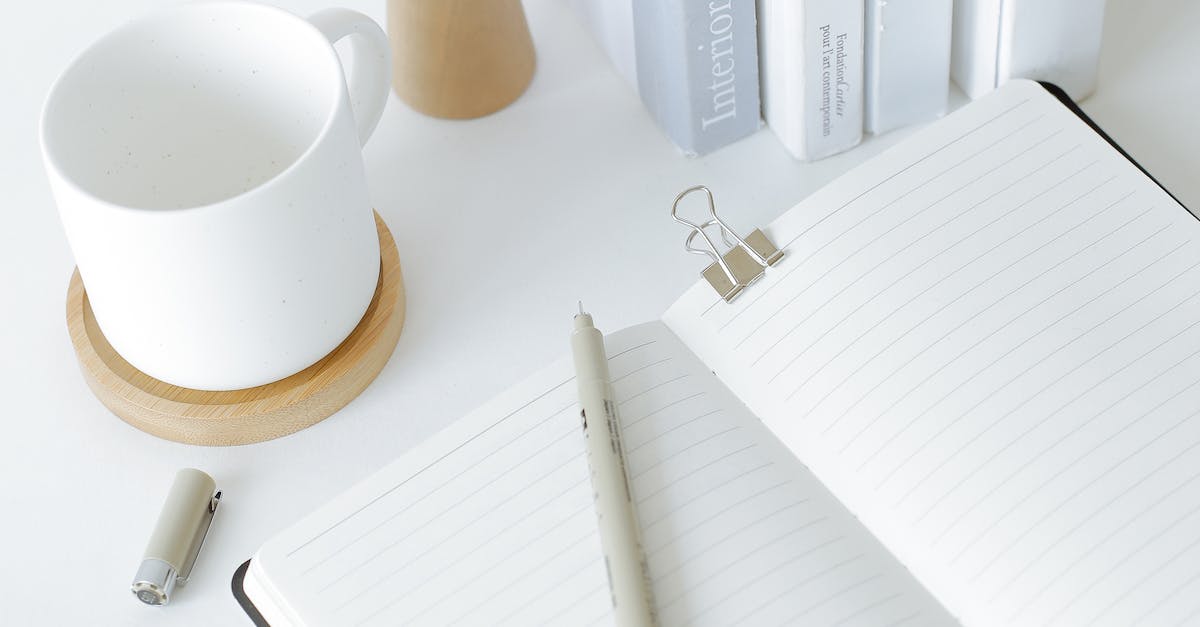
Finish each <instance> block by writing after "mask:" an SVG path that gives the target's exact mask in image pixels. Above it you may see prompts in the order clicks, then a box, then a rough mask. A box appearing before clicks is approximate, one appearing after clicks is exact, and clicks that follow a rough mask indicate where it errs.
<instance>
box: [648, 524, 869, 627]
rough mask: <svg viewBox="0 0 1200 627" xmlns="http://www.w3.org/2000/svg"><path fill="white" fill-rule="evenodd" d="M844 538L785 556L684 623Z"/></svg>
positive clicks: (695, 585) (673, 600) (689, 589)
mask: <svg viewBox="0 0 1200 627" xmlns="http://www.w3.org/2000/svg"><path fill="white" fill-rule="evenodd" d="M796 532H797V530H793V531H789V532H788V533H789V534H794V533H796ZM844 539H845V536H838V537H836V538H833V539H831V540H826V541H825V542H822V543H820V544H818V545H816V546H814V547H811V548H808V549H804V550H802V551H800V552H799V553H796V554H794V555H790V556H787V557H785V558H784V559H783V561H781V562H779V563H778V564H776V565H774V566H771V567H770V568H768V569H767V570H765V571H762V572H760V573H758V574H756V575H755V577H754V578H753V579H748V580H747V581H745V582H744V583H743V584H741V585H740V586H738V587H736V588H733V589H731V590H727V591H726V592H725V594H723V595H722V596H719V597H717V598H715V599H714V600H713V601H712V602H711V603H709V604H707V605H705V606H704V607H702V608H700V609H699V610H698V611H696V612H694V613H693V615H692V616H690V617H689V618H688V619H686V621H685V623H684V624H688V623H690V622H691V621H693V620H695V619H696V618H699V617H701V616H704V615H706V614H707V613H708V612H711V611H712V610H715V609H716V608H718V607H720V606H721V605H722V604H724V603H725V602H726V601H728V600H729V599H731V598H733V597H735V596H737V595H738V594H739V593H741V592H743V591H745V590H748V589H750V588H751V587H753V586H755V585H757V584H759V583H761V582H762V581H763V580H764V579H766V578H768V577H770V576H772V575H775V574H776V573H778V572H780V571H782V570H785V569H787V568H789V567H791V566H794V565H795V564H797V563H799V562H800V561H801V560H803V559H804V558H806V557H810V556H812V555H813V554H814V553H817V552H818V551H820V550H821V549H824V548H826V547H830V546H833V545H835V544H837V543H838V542H840V541H842V540H844ZM743 557H744V556H743ZM740 559H742V558H738V560H734V561H733V562H731V563H730V564H729V565H730V566H732V565H733V564H736V563H737V562H738V561H739V560H740ZM707 581H708V580H701V581H700V582H698V583H696V584H694V585H693V586H692V587H690V588H688V589H687V590H685V593H686V592H691V591H692V590H695V589H696V588H698V587H699V586H700V585H703V584H704V583H706V582H707ZM679 598H682V595H681V596H680V597H675V599H672V600H671V601H670V602H668V603H667V604H666V605H667V606H669V605H670V604H671V603H674V602H675V601H677V600H678V599H679Z"/></svg>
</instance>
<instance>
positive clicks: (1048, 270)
mask: <svg viewBox="0 0 1200 627" xmlns="http://www.w3.org/2000/svg"><path fill="white" fill-rule="evenodd" d="M1112 206H1115V205H1110V208H1111V207H1112ZM1100 215H1103V212H1097V213H1093V214H1092V215H1091V216H1089V217H1088V218H1086V219H1084V220H1083V221H1081V222H1079V223H1078V224H1076V225H1075V226H1073V227H1071V228H1070V229H1067V230H1066V231H1064V232H1062V233H1060V234H1058V235H1057V236H1055V237H1054V238H1053V239H1051V240H1050V241H1048V242H1046V243H1045V244H1043V245H1041V246H1039V247H1038V248H1037V249H1035V250H1034V251H1033V252H1031V253H1029V254H1027V255H1024V256H1022V260H1024V259H1028V258H1029V257H1030V256H1031V255H1032V254H1034V253H1036V252H1038V251H1041V250H1043V249H1044V248H1046V247H1048V246H1050V245H1051V244H1053V243H1054V242H1056V241H1058V240H1059V239H1061V238H1063V237H1065V236H1066V235H1067V234H1069V233H1071V232H1073V231H1074V230H1075V229H1077V228H1079V227H1081V226H1083V225H1085V224H1087V223H1089V222H1091V220H1093V219H1095V218H1098V217H1099V216H1100ZM1119 228H1120V227H1118V229H1119ZM1118 229H1114V230H1112V231H1109V232H1108V233H1106V234H1104V235H1102V236H1101V237H1100V238H1098V239H1096V240H1093V241H1092V242H1091V243H1089V244H1088V245H1087V246H1084V247H1082V248H1080V249H1077V250H1075V251H1073V252H1072V253H1071V254H1070V255H1068V256H1066V257H1064V258H1063V259H1060V260H1059V261H1058V262H1056V263H1055V264H1053V265H1051V266H1049V267H1046V268H1044V269H1042V270H1041V271H1040V272H1038V273H1037V274H1034V275H1033V276H1031V277H1030V278H1028V279H1026V280H1025V281H1023V282H1021V284H1019V285H1017V286H1016V287H1015V288H1013V289H1011V290H1009V291H1008V292H1005V293H1004V294H1003V295H1001V296H1000V297H999V298H996V299H994V300H992V301H991V302H989V303H988V304H986V305H984V306H983V307H981V308H979V309H977V310H976V311H975V313H974V314H972V315H971V316H969V317H968V318H967V319H965V320H963V321H962V322H960V323H958V324H957V325H955V326H954V327H952V328H951V329H950V330H948V331H946V332H944V333H942V334H941V335H940V336H939V337H938V338H937V339H936V340H935V341H933V342H931V343H929V344H927V345H926V346H925V347H924V348H923V349H921V350H920V351H918V353H917V356H920V355H923V354H925V353H927V352H928V351H929V350H930V349H932V348H933V347H934V346H937V345H939V344H941V343H942V342H943V341H945V340H946V339H947V338H949V337H950V336H951V335H953V334H954V333H955V332H956V331H958V330H959V329H962V328H963V327H965V326H966V325H967V324H968V323H970V322H972V321H974V320H975V319H977V318H978V317H979V316H981V315H983V314H985V313H987V312H989V311H992V310H993V309H994V308H995V307H996V305H998V304H1000V303H1001V302H1004V301H1005V300H1007V299H1008V298H1010V297H1012V296H1013V295H1015V294H1017V293H1018V292H1020V291H1021V290H1023V289H1025V288H1026V287H1028V286H1030V285H1033V284H1034V283H1036V282H1037V281H1039V280H1041V279H1042V278H1044V277H1046V276H1047V275H1049V274H1050V273H1052V272H1054V271H1055V270H1057V269H1058V268H1060V267H1062V266H1063V265H1065V264H1066V263H1067V262H1069V261H1071V260H1073V259H1075V258H1076V257H1078V256H1079V255H1081V254H1082V253H1084V252H1086V251H1087V250H1089V249H1090V248H1091V247H1092V246H1094V245H1095V244H1097V243H1099V242H1101V241H1104V239H1106V238H1108V237H1109V236H1110V235H1112V234H1113V233H1115V232H1116V231H1117V230H1118ZM1015 263H1016V262H1014V264H1010V266H1009V267H1011V265H1015ZM1074 284H1075V282H1072V283H1071V284H1070V285H1069V286H1068V287H1070V286H1073V285H1074ZM1058 293H1060V292H1056V293H1054V294H1051V295H1050V296H1047V297H1045V298H1043V299H1041V300H1039V301H1038V302H1036V303H1034V304H1033V305H1031V306H1029V307H1027V308H1025V309H1024V310H1023V311H1022V312H1021V313H1019V314H1017V315H1016V316H1013V317H1010V318H1009V319H1008V321H1007V322H1005V323H1004V324H1003V325H1001V326H1000V327H999V328H997V329H994V330H993V331H991V332H990V333H988V334H987V335H985V336H983V337H981V338H980V339H978V340H976V341H975V342H974V343H972V344H971V345H970V346H968V347H967V348H965V349H963V350H961V351H959V352H958V353H956V354H955V355H954V356H953V357H951V358H950V359H949V360H947V361H945V362H943V363H942V365H941V366H939V367H938V368H937V369H936V370H934V371H933V372H932V373H930V374H929V375H927V376H926V377H925V378H923V379H921V381H919V382H918V383H917V384H916V385H913V386H911V387H909V388H908V389H907V390H906V391H905V392H904V393H903V394H901V395H900V397H899V398H897V399H896V400H895V401H893V402H892V403H891V404H890V405H888V407H887V408H885V409H884V410H883V411H881V412H878V413H876V414H875V415H874V416H873V417H872V418H871V419H870V420H868V425H874V424H877V423H878V421H879V420H880V418H881V417H882V416H885V415H887V414H888V413H889V412H891V411H892V409H894V408H895V407H896V406H897V405H899V404H900V403H901V402H903V401H904V400H906V399H907V398H909V396H911V395H912V394H913V393H914V392H916V391H917V390H919V389H920V388H921V387H922V386H924V385H925V384H926V383H928V382H929V381H930V380H932V379H933V378H934V377H935V376H937V375H939V374H941V373H942V372H943V371H944V370H945V369H946V368H948V367H949V366H950V365H951V364H953V363H955V362H956V361H957V360H958V359H960V358H962V357H963V356H965V355H967V354H968V353H970V352H971V351H972V350H974V349H975V348H976V347H978V346H979V345H981V344H983V343H984V342H986V341H987V340H989V339H991V338H992V337H994V336H995V335H996V334H997V333H999V332H1000V331H1002V330H1004V329H1005V328H1007V327H1008V326H1009V325H1011V324H1012V323H1013V322H1015V321H1017V320H1019V319H1021V318H1022V317H1023V316H1025V315H1027V314H1028V313H1030V312H1032V311H1033V310H1034V309H1036V308H1038V307H1040V306H1041V305H1042V304H1044V303H1045V302H1047V301H1049V300H1050V299H1052V298H1053V297H1054V296H1056V295H1057V294H1058ZM914 358H915V357H914ZM905 363H906V364H907V363H911V360H910V361H907V362H905ZM891 376H892V375H888V376H886V377H885V379H887V378H890V377H891ZM919 419H920V415H917V416H914V417H913V418H912V419H910V420H909V421H908V422H907V423H905V424H903V425H902V426H901V427H900V430H899V431H897V432H895V433H894V434H893V436H892V437H889V438H887V439H885V441H884V442H883V443H881V444H880V445H879V446H877V447H876V448H875V450H874V451H872V452H871V453H870V454H868V455H867V456H866V457H864V458H863V459H862V460H860V463H859V465H858V467H857V468H856V469H855V472H861V471H862V470H863V469H864V468H865V467H866V466H867V465H868V464H870V463H871V462H873V461H874V460H875V459H876V457H877V456H878V455H879V454H880V453H882V452H883V451H884V450H885V449H886V448H887V447H888V446H889V445H891V444H892V443H894V442H895V437H896V435H897V434H899V433H903V432H904V431H907V429H909V428H910V427H911V426H912V424H913V423H915V422H916V421H917V420H919ZM863 433H865V430H862V431H860V432H859V433H858V434H856V436H855V438H857V437H860V436H861V435H862V434H863ZM848 446H849V445H846V446H845V447H844V448H848Z"/></svg>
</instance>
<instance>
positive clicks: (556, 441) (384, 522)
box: [300, 408, 576, 575]
mask: <svg viewBox="0 0 1200 627" xmlns="http://www.w3.org/2000/svg"><path fill="white" fill-rule="evenodd" d="M564 410H565V408H564ZM562 411H563V410H560V411H559V412H556V413H554V414H552V415H551V417H554V416H557V415H559V414H560V413H562ZM540 424H542V423H539V425H540ZM575 434H576V430H575V429H571V430H569V431H567V432H566V433H563V434H562V435H561V436H559V437H557V438H554V439H553V440H551V441H550V442H549V443H548V444H545V445H543V446H542V447H541V448H539V449H538V450H536V451H534V452H532V453H530V454H529V456H528V457H525V458H524V459H521V460H519V461H518V462H517V463H516V464H513V465H512V466H510V467H509V468H507V469H506V470H504V471H502V472H500V473H497V474H496V476H495V477H493V478H492V479H491V480H490V481H488V482H486V483H484V484H483V485H481V486H479V487H478V488H476V489H474V490H472V491H471V492H468V493H467V494H466V495H464V496H463V497H462V498H460V499H459V500H458V501H456V502H455V503H453V504H451V505H450V506H449V507H447V508H444V509H443V510H442V511H441V513H439V514H437V515H435V516H434V517H433V518H431V519H430V520H429V521H427V522H426V523H425V524H423V525H420V526H418V527H416V528H415V529H413V530H411V531H410V532H409V533H408V534H406V535H405V536H403V537H402V538H401V539H400V540H398V541H397V542H401V541H403V540H406V539H408V538H409V537H410V536H411V535H412V534H413V533H416V532H417V531H420V530H421V529H424V528H426V527H427V526H428V525H430V524H433V523H434V522H436V521H437V520H438V518H440V517H441V516H444V515H445V514H446V513H448V512H449V511H450V510H452V509H454V508H455V507H457V506H459V505H461V504H462V503H463V502H464V501H466V500H467V499H469V498H471V497H472V496H475V495H476V494H478V493H480V492H482V491H483V490H485V489H487V488H488V487H490V486H492V485H493V484H495V483H496V482H497V481H500V480H502V479H504V478H505V475H507V474H508V473H510V472H512V471H514V470H516V469H517V468H520V467H521V466H524V465H525V464H528V463H529V462H531V461H534V460H536V459H538V456H539V455H540V454H541V453H543V452H545V451H546V450H548V449H549V448H550V447H552V446H556V445H558V444H561V443H562V442H563V440H566V439H567V438H568V437H571V436H572V435H575ZM573 460H574V458H571V459H568V460H567V461H566V462H564V463H563V464H564V465H565V464H567V463H570V462H571V461H573ZM443 488H445V484H442V485H440V486H437V487H435V488H434V490H432V491H430V492H428V493H426V495H425V496H429V495H430V494H432V493H433V492H436V491H437V490H440V489H443ZM423 499H424V497H420V498H418V499H416V500H414V501H412V502H411V503H409V504H408V505H406V506H405V507H403V508H401V509H400V510H398V511H397V512H396V513H394V514H392V515H391V516H388V517H387V518H384V519H383V520H381V521H380V522H379V523H377V524H375V525H374V526H373V527H371V528H370V529H367V530H366V531H365V532H363V533H361V534H359V535H357V536H355V537H354V538H351V539H350V541H349V542H347V543H345V544H343V545H342V546H341V547H339V548H337V549H335V550H333V551H332V552H330V553H329V554H328V555H327V556H326V557H324V558H322V559H321V560H319V561H317V562H315V563H313V564H312V565H311V566H309V567H308V568H306V569H304V570H302V571H300V574H301V575H307V574H308V573H310V572H312V571H313V570H315V569H317V568H319V567H320V566H323V565H324V564H326V563H327V562H328V561H329V560H330V559H332V558H334V557H336V556H338V555H341V554H342V553H343V552H345V551H346V550H347V549H349V548H350V547H352V546H354V545H355V544H357V543H358V542H360V541H362V540H363V539H365V538H366V537H367V536H369V535H371V534H372V533H374V532H375V531H378V530H379V529H380V528H382V527H383V526H385V525H387V524H388V523H390V522H392V521H394V520H395V519H396V518H397V517H399V516H400V515H401V514H404V513H405V512H407V511H409V510H410V509H412V508H413V507H414V506H416V505H417V504H419V503H420V502H421V501H422V500H423ZM360 566H361V564H360Z"/></svg>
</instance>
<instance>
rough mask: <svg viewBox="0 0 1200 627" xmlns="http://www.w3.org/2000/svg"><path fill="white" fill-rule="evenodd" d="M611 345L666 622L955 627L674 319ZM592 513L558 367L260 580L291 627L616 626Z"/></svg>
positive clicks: (260, 572) (331, 517)
mask: <svg viewBox="0 0 1200 627" xmlns="http://www.w3.org/2000/svg"><path fill="white" fill-rule="evenodd" d="M607 344H608V349H609V355H610V365H611V370H612V374H613V377H614V387H615V391H616V394H617V399H618V402H619V403H620V409H621V412H622V421H623V424H624V425H625V440H626V443H627V445H628V448H629V468H630V473H631V475H632V477H633V488H634V493H635V496H636V498H637V499H638V507H639V511H638V513H639V516H640V519H641V521H640V522H641V525H642V529H643V533H644V543H645V549H646V552H647V555H648V558H649V566H650V570H651V574H652V575H653V578H654V585H655V595H656V597H657V604H658V606H659V608H660V615H661V617H662V619H663V624H664V625H716V624H721V625H727V624H731V623H752V624H759V625H775V624H796V623H798V622H801V623H804V624H812V625H847V626H853V625H863V626H866V625H873V626H883V625H900V624H912V625H917V624H920V625H929V624H935V625H936V624H948V621H949V618H948V615H946V614H945V613H944V610H942V608H941V607H940V606H939V605H937V604H936V603H935V602H934V601H933V600H932V598H931V597H929V596H928V594H927V593H926V592H925V591H924V590H923V589H922V588H921V587H920V586H919V585H918V584H917V583H916V582H915V580H914V579H913V578H912V576H911V575H910V574H908V573H907V572H906V571H905V570H904V569H903V568H902V567H900V566H899V565H898V563H897V562H895V561H894V560H893V559H892V558H891V557H890V556H889V555H888V554H887V553H886V552H885V551H884V550H883V549H882V547H881V546H880V545H879V544H878V543H877V542H876V541H874V539H873V538H871V537H870V536H869V534H867V533H866V532H865V530H864V529H863V528H862V527H861V526H860V525H859V524H858V523H857V521H855V520H854V519H853V518H852V517H851V516H849V514H848V513H847V512H846V511H845V509H844V508H841V507H840V506H839V505H838V504H837V503H836V502H835V501H833V500H832V498H831V497H830V496H829V494H828V493H827V492H825V491H824V490H823V489H822V488H821V487H820V485H819V484H817V483H816V482H815V481H814V480H813V479H812V477H811V475H809V474H808V472H807V470H806V469H804V467H803V466H801V465H800V464H799V463H798V462H796V461H795V459H794V458H793V457H792V456H791V455H790V454H789V453H787V451H786V450H784V449H783V448H782V447H781V446H780V444H779V443H778V441H777V440H775V438H773V437H772V436H770V434H769V433H767V432H766V429H765V428H764V427H763V426H762V425H761V423H759V422H758V421H757V420H756V419H754V418H753V417H752V416H750V415H749V414H748V413H747V412H746V410H745V408H744V406H742V405H740V404H739V403H737V402H736V400H735V399H734V398H733V397H732V395H730V394H729V392H728V391H727V390H726V389H724V387H723V386H722V385H721V384H720V382H719V381H717V380H716V378H715V377H714V376H713V375H712V373H711V372H709V371H707V370H706V369H704V368H703V367H702V366H701V365H700V364H699V362H698V361H696V359H695V357H694V356H693V355H692V354H691V353H690V352H687V351H686V349H684V348H683V347H682V345H681V344H680V343H679V341H678V339H676V338H675V336H674V335H672V334H671V333H670V332H669V331H668V330H667V329H666V327H665V326H663V325H662V324H661V323H653V324H649V325H643V326H640V327H634V328H632V329H627V330H625V331H622V332H620V333H618V334H615V335H610V336H609V337H608V338H607ZM595 520H596V516H595V512H594V511H593V509H592V499H591V491H590V484H589V482H588V471H587V466H586V459H585V457H584V446H583V441H582V435H581V433H580V423H579V410H578V405H577V399H576V395H575V388H574V380H573V379H572V375H571V369H570V366H569V364H568V363H567V362H565V361H564V362H561V363H560V364H558V365H556V366H554V367H551V368H549V369H548V370H546V371H544V372H542V373H540V374H538V375H535V376H534V377H533V378H531V379H530V380H528V381H527V382H525V383H523V384H521V385H519V386H517V387H515V388H513V389H512V390H510V391H509V392H508V393H506V394H505V395H503V396H502V397H501V398H499V399H497V400H495V401H493V402H492V403H489V404H488V405H486V406H484V407H482V408H480V409H479V410H478V411H476V412H474V413H473V414H471V415H470V416H468V417H466V418H464V419H463V420H462V421H460V422H458V423H456V424H455V425H454V426H452V427H451V428H449V429H448V430H447V431H445V432H443V433H441V434H439V435H438V436H435V437H434V438H433V439H431V440H430V441H428V442H426V443H425V444H423V445H421V446H420V447H418V449H416V450H414V451H413V452H411V453H410V454H408V455H406V456H404V457H403V458H402V459H400V460H399V461H397V462H396V463H394V464H393V465H391V466H389V467H388V468H386V469H384V470H383V471H381V472H380V473H379V474H377V475H376V476H374V477H372V478H370V479H368V480H366V481H364V482H363V483H361V484H360V485H358V486H357V487H355V488H354V489H352V490H350V491H349V492H347V493H345V494H344V495H342V496H341V497H339V498H338V499H337V500H335V501H334V502H333V503H331V504H330V505H328V506H327V507H325V508H323V509H322V510H320V511H318V512H317V513H315V514H313V515H312V516H311V517H309V518H308V519H306V520H304V521H302V522H300V523H298V524H297V525H296V526H295V527H293V528H291V529H289V530H288V531H286V532H284V533H282V534H281V535H279V536H277V537H276V538H275V539H273V540H272V541H271V542H269V543H268V544H267V545H265V546H264V547H263V549H262V550H261V551H260V552H259V554H258V555H257V556H256V557H255V558H254V560H253V561H252V565H253V570H252V577H253V578H254V579H256V580H258V583H259V586H258V587H260V588H271V589H273V593H272V596H273V597H274V599H275V600H276V601H279V600H281V599H282V600H286V603H287V604H290V605H289V606H288V610H287V613H289V614H291V615H292V622H295V623H297V624H307V625H339V626H343V625H345V626H350V625H395V624H431V625H434V624H436V625H442V624H452V623H453V624H478V625H503V624H513V625H537V624H557V625H592V624H611V620H612V619H611V616H610V601H609V593H608V587H607V582H606V580H605V569H604V565H603V557H602V553H601V549H600V544H599V537H598V535H597V531H596V522H595ZM252 588H254V587H252ZM255 589H257V588H255ZM280 604H281V605H282V604H283V603H280Z"/></svg>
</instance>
